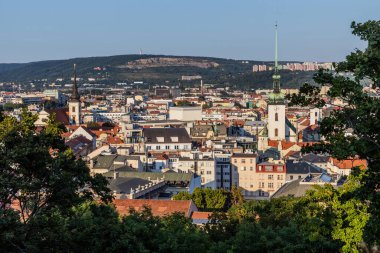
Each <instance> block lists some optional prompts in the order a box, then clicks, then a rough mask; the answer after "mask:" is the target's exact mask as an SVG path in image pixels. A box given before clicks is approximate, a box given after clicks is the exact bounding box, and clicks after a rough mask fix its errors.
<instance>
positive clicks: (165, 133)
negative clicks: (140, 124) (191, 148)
mask: <svg viewBox="0 0 380 253" xmlns="http://www.w3.org/2000/svg"><path fill="white" fill-rule="evenodd" d="M143 135H144V137H145V141H146V143H189V142H191V139H190V136H189V134H188V133H187V131H186V129H185V128H145V129H143ZM157 137H163V138H164V141H163V142H158V140H157ZM171 137H177V138H178V142H173V140H172V138H171Z"/></svg>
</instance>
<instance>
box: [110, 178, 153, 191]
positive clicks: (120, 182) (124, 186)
mask: <svg viewBox="0 0 380 253" xmlns="http://www.w3.org/2000/svg"><path fill="white" fill-rule="evenodd" d="M109 182H110V184H109V185H108V187H109V188H110V189H111V190H112V191H116V192H117V193H125V194H129V193H130V191H131V188H132V189H136V188H137V187H138V186H139V185H145V184H148V183H150V181H149V180H145V179H141V178H128V177H118V178H116V179H111V180H109Z"/></svg>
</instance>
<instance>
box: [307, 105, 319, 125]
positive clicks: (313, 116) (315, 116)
mask: <svg viewBox="0 0 380 253" xmlns="http://www.w3.org/2000/svg"><path fill="white" fill-rule="evenodd" d="M309 114H310V125H316V124H318V123H319V122H320V121H321V120H322V110H321V109H319V108H311V109H310V111H309Z"/></svg>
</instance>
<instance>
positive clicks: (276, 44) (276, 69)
mask: <svg viewBox="0 0 380 253" xmlns="http://www.w3.org/2000/svg"><path fill="white" fill-rule="evenodd" d="M274 27H275V56H274V61H275V63H274V67H275V71H276V72H277V71H278V42H277V27H278V25H277V21H276V24H275V26H274Z"/></svg>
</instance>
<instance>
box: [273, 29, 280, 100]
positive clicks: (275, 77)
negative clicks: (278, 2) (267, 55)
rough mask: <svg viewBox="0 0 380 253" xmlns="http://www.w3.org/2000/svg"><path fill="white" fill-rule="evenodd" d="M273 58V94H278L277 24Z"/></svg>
mask: <svg viewBox="0 0 380 253" xmlns="http://www.w3.org/2000/svg"><path fill="white" fill-rule="evenodd" d="M274 44H275V56H274V74H273V92H274V93H280V92H281V88H280V74H279V73H278V46H277V44H278V42H277V22H276V25H275V43H274Z"/></svg>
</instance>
